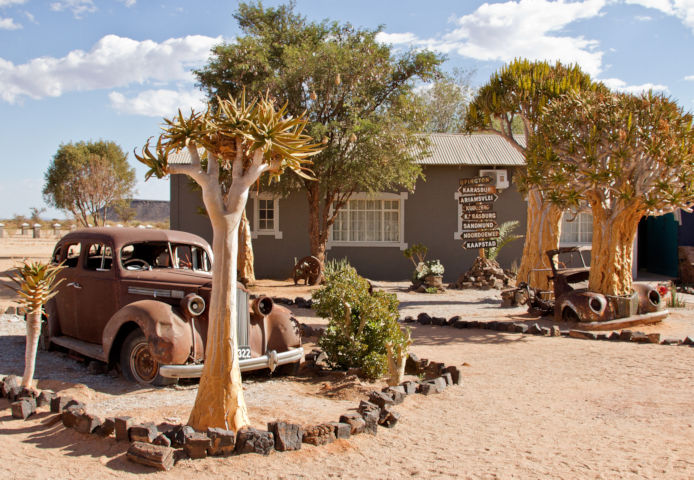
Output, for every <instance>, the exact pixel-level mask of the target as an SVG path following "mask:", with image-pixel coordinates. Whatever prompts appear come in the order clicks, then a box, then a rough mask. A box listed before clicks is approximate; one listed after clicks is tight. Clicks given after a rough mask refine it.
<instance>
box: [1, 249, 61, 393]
mask: <svg viewBox="0 0 694 480" xmlns="http://www.w3.org/2000/svg"><path fill="white" fill-rule="evenodd" d="M63 268H64V267H63V266H62V264H61V265H53V264H48V263H43V262H31V261H26V260H24V262H23V263H22V264H21V265H19V266H18V267H17V270H16V271H15V272H14V275H10V278H11V279H12V281H13V282H14V283H15V284H16V285H17V286H16V287H10V288H12V289H13V290H14V291H15V292H17V293H18V294H19V303H20V304H21V305H23V306H24V308H25V309H26V312H27V314H26V325H27V336H26V349H25V353H24V375H23V376H22V386H23V387H27V388H31V387H32V383H33V379H34V369H35V366H36V349H37V347H38V342H39V334H40V333H41V315H42V313H43V306H44V305H45V304H46V302H47V301H48V300H50V299H51V298H52V297H54V296H55V295H56V293H58V292H57V290H56V289H57V287H58V285H60V283H61V282H62V281H63V280H62V279H60V280H58V281H56V276H57V275H58V273H59V272H60V270H62V269H63Z"/></svg>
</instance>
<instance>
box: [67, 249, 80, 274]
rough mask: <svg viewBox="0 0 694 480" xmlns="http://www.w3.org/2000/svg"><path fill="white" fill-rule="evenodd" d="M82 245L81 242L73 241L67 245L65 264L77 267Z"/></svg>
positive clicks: (69, 266)
mask: <svg viewBox="0 0 694 480" xmlns="http://www.w3.org/2000/svg"><path fill="white" fill-rule="evenodd" d="M80 251H81V245H80V244H79V243H72V244H70V245H67V246H66V247H65V252H67V253H66V254H65V266H66V267H68V268H75V267H76V266H77V262H78V261H79V259H80Z"/></svg>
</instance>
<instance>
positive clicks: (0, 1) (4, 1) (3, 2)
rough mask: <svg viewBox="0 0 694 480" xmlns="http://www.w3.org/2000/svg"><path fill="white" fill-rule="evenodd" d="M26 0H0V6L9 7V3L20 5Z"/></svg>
mask: <svg viewBox="0 0 694 480" xmlns="http://www.w3.org/2000/svg"><path fill="white" fill-rule="evenodd" d="M26 1H27V0H0V8H2V7H9V6H10V5H21V4H23V3H26Z"/></svg>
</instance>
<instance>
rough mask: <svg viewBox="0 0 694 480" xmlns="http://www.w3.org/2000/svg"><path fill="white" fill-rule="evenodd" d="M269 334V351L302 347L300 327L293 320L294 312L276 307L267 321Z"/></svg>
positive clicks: (279, 306) (266, 325)
mask: <svg viewBox="0 0 694 480" xmlns="http://www.w3.org/2000/svg"><path fill="white" fill-rule="evenodd" d="M265 328H266V332H267V349H268V350H276V351H278V352H281V351H285V350H287V349H288V348H295V347H300V346H301V333H300V332H299V325H298V323H297V322H296V321H295V320H294V319H293V317H292V312H291V311H290V310H289V309H288V308H285V307H283V306H281V305H275V307H274V308H273V309H272V312H270V315H268V316H267V317H266V319H265Z"/></svg>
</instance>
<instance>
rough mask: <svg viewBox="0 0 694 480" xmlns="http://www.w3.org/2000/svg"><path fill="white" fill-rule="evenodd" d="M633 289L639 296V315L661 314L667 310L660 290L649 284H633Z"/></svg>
mask: <svg viewBox="0 0 694 480" xmlns="http://www.w3.org/2000/svg"><path fill="white" fill-rule="evenodd" d="M632 288H633V289H634V291H635V292H636V293H637V294H638V296H639V310H638V313H640V314H641V313H651V312H659V311H661V310H663V309H665V302H664V301H663V299H662V298H661V296H660V293H658V290H657V289H655V288H653V287H652V286H651V285H648V284H647V283H633V284H632Z"/></svg>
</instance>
